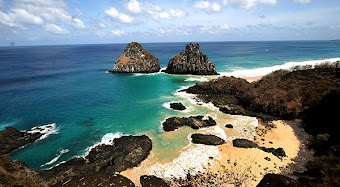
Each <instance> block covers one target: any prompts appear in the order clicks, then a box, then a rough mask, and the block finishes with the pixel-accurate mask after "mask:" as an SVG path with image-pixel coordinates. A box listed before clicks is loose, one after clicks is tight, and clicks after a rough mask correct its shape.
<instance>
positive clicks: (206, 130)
mask: <svg viewBox="0 0 340 187" xmlns="http://www.w3.org/2000/svg"><path fill="white" fill-rule="evenodd" d="M199 131H203V132H204V133H206V134H213V135H216V136H218V137H220V138H222V139H223V140H227V135H226V133H225V132H224V130H223V129H222V128H221V127H220V126H218V125H216V126H212V127H209V128H201V129H199ZM204 133H203V134H204Z"/></svg>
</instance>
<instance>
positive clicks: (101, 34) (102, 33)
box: [95, 31, 106, 37]
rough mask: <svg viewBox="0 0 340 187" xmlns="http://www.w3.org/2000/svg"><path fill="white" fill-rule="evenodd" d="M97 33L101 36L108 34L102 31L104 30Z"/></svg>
mask: <svg viewBox="0 0 340 187" xmlns="http://www.w3.org/2000/svg"><path fill="white" fill-rule="evenodd" d="M95 34H96V35H97V36H99V37H105V36H106V33H104V32H102V31H97V32H96V33H95Z"/></svg>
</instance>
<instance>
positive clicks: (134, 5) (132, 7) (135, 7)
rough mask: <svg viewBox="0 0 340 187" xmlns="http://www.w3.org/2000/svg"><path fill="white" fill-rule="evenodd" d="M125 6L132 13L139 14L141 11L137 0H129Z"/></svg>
mask: <svg viewBox="0 0 340 187" xmlns="http://www.w3.org/2000/svg"><path fill="white" fill-rule="evenodd" d="M126 7H127V9H128V11H129V12H130V13H133V14H140V13H142V12H143V10H142V7H141V3H140V2H138V1H137V0H130V1H129V3H128V4H127V6H126Z"/></svg>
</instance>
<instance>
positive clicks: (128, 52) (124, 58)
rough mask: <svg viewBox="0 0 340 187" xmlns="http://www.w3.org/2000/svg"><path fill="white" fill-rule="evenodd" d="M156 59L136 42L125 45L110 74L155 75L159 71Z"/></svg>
mask: <svg viewBox="0 0 340 187" xmlns="http://www.w3.org/2000/svg"><path fill="white" fill-rule="evenodd" d="M160 69H161V68H160V65H159V61H158V59H157V58H156V57H155V56H153V55H152V54H151V53H150V52H148V51H147V50H146V49H144V47H142V46H141V45H140V44H139V43H137V42H131V43H129V44H127V46H126V49H125V50H124V53H123V54H122V55H121V56H120V57H119V58H118V59H117V60H116V63H115V66H114V68H113V69H111V70H110V71H109V72H110V73H155V72H158V71H159V70H160Z"/></svg>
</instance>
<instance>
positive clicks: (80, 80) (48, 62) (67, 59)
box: [0, 41, 340, 169]
mask: <svg viewBox="0 0 340 187" xmlns="http://www.w3.org/2000/svg"><path fill="white" fill-rule="evenodd" d="M142 45H143V46H144V47H145V48H146V49H147V50H148V51H150V52H151V53H153V54H154V55H155V56H156V57H157V58H158V59H159V60H160V63H161V67H166V66H167V63H168V61H169V60H170V59H171V57H172V56H174V55H175V54H176V53H179V52H180V51H181V50H183V49H184V48H185V45H186V43H152V44H150V43H147V44H142ZM125 46H126V44H107V45H67V46H35V47H4V48H0V101H1V102H0V130H3V129H4V128H5V126H12V127H16V128H18V129H20V130H27V129H30V128H32V127H34V126H41V125H46V124H51V123H56V127H57V133H55V134H52V135H50V136H49V137H48V138H46V139H44V140H41V141H38V142H36V143H34V144H31V145H28V146H27V147H25V148H23V149H20V150H18V151H16V152H14V153H13V154H11V155H10V156H11V157H12V158H13V159H17V160H23V161H25V163H26V164H27V166H28V167H30V168H32V169H46V168H49V167H51V166H54V165H55V164H58V163H60V162H61V161H65V160H68V159H70V158H71V157H73V156H79V155H83V154H84V153H85V152H86V150H87V148H89V147H91V146H93V145H94V144H96V143H98V142H99V141H100V140H101V139H102V137H103V136H104V135H105V134H107V133H121V134H138V133H142V132H146V131H152V132H153V133H154V134H156V135H157V134H162V133H163V132H162V131H161V130H160V122H161V121H162V120H164V119H165V118H166V117H169V116H183V115H187V114H183V113H180V112H175V111H171V110H168V109H166V108H164V107H163V106H162V105H163V104H164V103H166V102H170V101H173V100H178V98H177V97H175V96H174V95H173V93H174V92H175V91H176V90H177V89H179V88H181V87H184V86H189V85H192V84H194V83H195V82H189V81H185V80H187V79H188V78H190V77H189V76H172V75H167V74H164V73H159V74H152V75H133V74H109V73H105V72H106V71H107V70H109V69H111V68H112V67H113V66H114V59H117V58H118V57H119V55H121V54H122V52H123V50H124V49H125ZM200 48H201V50H202V51H203V53H205V54H206V55H207V56H208V57H209V59H210V60H211V61H212V62H213V63H215V64H216V68H217V71H218V72H232V71H234V70H237V69H254V68H259V67H269V66H274V65H279V64H284V63H285V62H287V61H306V60H318V59H324V58H334V57H340V45H339V43H338V42H328V41H289V42H204V43H200ZM201 112H205V111H200V110H195V111H193V112H192V113H193V114H195V113H197V114H199V113H201ZM190 114H191V113H190ZM154 140H157V141H161V139H158V138H156V137H155V139H154ZM158 145H161V144H160V143H159V142H158ZM167 146H174V145H167ZM65 149H68V150H69V152H67V153H65V154H63V155H61V156H60V158H59V159H58V160H57V161H56V162H55V163H53V164H51V165H48V166H43V167H41V166H42V165H43V164H45V163H47V162H49V161H51V160H52V159H53V158H55V157H56V156H57V155H58V154H59V152H60V151H61V150H65Z"/></svg>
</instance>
